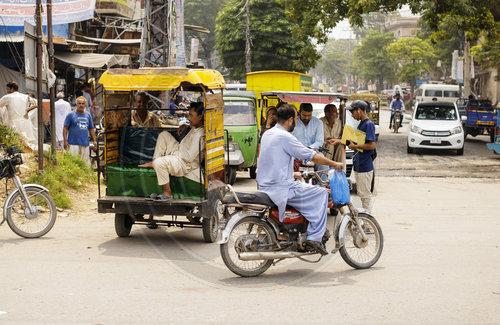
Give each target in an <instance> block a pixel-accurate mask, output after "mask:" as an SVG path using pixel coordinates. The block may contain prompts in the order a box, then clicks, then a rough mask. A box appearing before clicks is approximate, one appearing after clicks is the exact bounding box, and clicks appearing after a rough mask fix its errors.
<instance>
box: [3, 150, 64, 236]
mask: <svg viewBox="0 0 500 325" xmlns="http://www.w3.org/2000/svg"><path fill="white" fill-rule="evenodd" d="M1 149H2V151H5V152H0V179H3V178H11V179H12V180H13V182H14V185H15V186H16V189H15V190H13V191H12V192H11V193H10V194H9V196H8V197H7V199H6V200H5V204H4V206H3V221H2V222H1V223H0V225H2V224H3V223H4V222H5V221H7V224H8V225H9V227H10V228H11V229H12V231H14V232H15V233H16V234H18V235H19V236H21V237H25V238H37V237H41V236H43V235H45V234H46V233H48V232H49V231H50V230H51V229H52V227H53V226H54V223H55V222H56V215H57V211H56V204H55V203H54V200H53V199H52V197H51V196H50V194H49V191H48V190H47V189H46V188H45V187H43V186H41V185H38V184H26V185H23V183H22V182H21V179H20V178H19V175H20V171H19V168H18V167H17V166H19V165H22V164H23V156H22V154H21V153H19V150H18V148H17V147H15V146H13V147H10V148H8V149H6V150H5V148H4V147H3V146H2V147H1Z"/></svg>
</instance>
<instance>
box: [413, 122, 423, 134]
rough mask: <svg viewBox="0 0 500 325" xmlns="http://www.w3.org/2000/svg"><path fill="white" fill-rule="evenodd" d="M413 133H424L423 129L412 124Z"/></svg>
mask: <svg viewBox="0 0 500 325" xmlns="http://www.w3.org/2000/svg"><path fill="white" fill-rule="evenodd" d="M411 132H413V133H418V134H420V133H422V129H421V128H419V127H418V126H416V125H413V124H412V126H411Z"/></svg>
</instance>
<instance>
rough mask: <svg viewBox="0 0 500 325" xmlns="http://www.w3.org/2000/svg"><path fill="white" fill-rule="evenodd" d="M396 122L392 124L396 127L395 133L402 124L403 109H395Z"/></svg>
mask: <svg viewBox="0 0 500 325" xmlns="http://www.w3.org/2000/svg"><path fill="white" fill-rule="evenodd" d="M393 119H394V121H393V122H394V123H393V124H392V127H393V129H394V133H398V130H399V128H400V126H401V120H402V115H401V111H399V110H397V111H394V117H393Z"/></svg>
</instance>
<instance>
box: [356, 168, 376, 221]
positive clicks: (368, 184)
mask: <svg viewBox="0 0 500 325" xmlns="http://www.w3.org/2000/svg"><path fill="white" fill-rule="evenodd" d="M354 178H355V179H356V188H357V191H358V196H359V197H360V199H361V204H362V206H363V209H365V210H368V211H369V212H371V211H372V206H373V200H372V191H371V188H372V179H373V170H371V171H369V172H364V173H358V172H356V171H355V172H354Z"/></svg>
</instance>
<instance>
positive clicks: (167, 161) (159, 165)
mask: <svg viewBox="0 0 500 325" xmlns="http://www.w3.org/2000/svg"><path fill="white" fill-rule="evenodd" d="M155 151H158V152H161V153H163V154H164V156H162V157H158V158H155V159H154V160H153V168H154V169H155V172H156V178H157V179H158V185H165V184H168V183H170V175H172V176H184V175H185V174H186V171H185V168H184V166H185V163H184V162H183V161H182V159H180V158H179V157H177V156H176V155H175V153H176V152H178V151H179V142H177V140H176V139H175V138H174V137H173V136H172V135H171V134H170V132H162V133H161V134H160V136H159V137H158V140H157V142H156V148H155Z"/></svg>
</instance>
